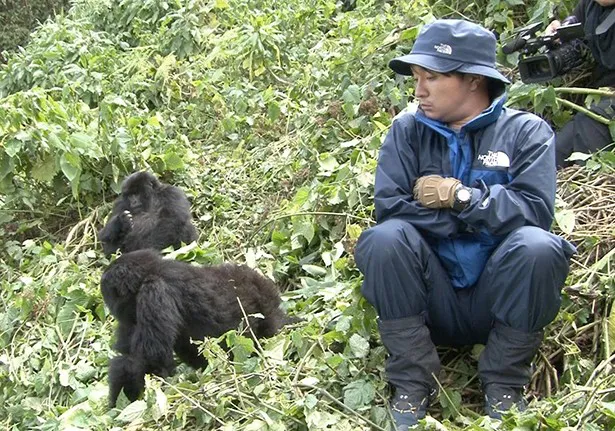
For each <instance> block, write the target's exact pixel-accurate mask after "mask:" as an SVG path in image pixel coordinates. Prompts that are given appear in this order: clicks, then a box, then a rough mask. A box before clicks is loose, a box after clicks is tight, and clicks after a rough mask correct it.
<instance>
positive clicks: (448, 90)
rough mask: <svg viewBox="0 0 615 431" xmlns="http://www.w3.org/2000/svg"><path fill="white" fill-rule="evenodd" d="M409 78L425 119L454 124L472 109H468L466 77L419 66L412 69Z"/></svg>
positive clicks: (470, 86) (468, 93)
mask: <svg viewBox="0 0 615 431" xmlns="http://www.w3.org/2000/svg"><path fill="white" fill-rule="evenodd" d="M412 75H413V76H414V79H415V82H416V87H415V89H414V95H415V96H416V98H417V99H418V100H419V105H420V107H421V109H422V110H423V112H424V113H425V116H426V117H428V118H431V119H434V120H439V121H442V122H443V123H455V122H457V121H459V120H461V119H463V118H465V117H466V116H467V115H468V112H470V111H472V110H475V107H473V106H468V104H469V102H470V99H471V98H470V97H469V96H470V94H471V88H472V83H471V81H470V79H468V78H469V75H459V74H450V75H443V74H441V73H438V72H433V71H431V70H428V69H424V68H422V67H420V66H412Z"/></svg>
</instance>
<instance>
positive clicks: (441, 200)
mask: <svg viewBox="0 0 615 431" xmlns="http://www.w3.org/2000/svg"><path fill="white" fill-rule="evenodd" d="M459 184H461V181H459V180H458V179H456V178H442V177H441V176H440V175H426V176H424V177H420V178H419V179H418V180H416V184H414V190H413V193H414V199H416V200H418V201H419V202H420V203H421V204H422V205H423V206H425V207H427V208H434V209H436V208H452V207H453V203H454V202H455V189H456V188H457V186H458V185H459Z"/></svg>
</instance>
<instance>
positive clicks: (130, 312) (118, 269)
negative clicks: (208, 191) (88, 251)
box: [100, 249, 160, 321]
mask: <svg viewBox="0 0 615 431" xmlns="http://www.w3.org/2000/svg"><path fill="white" fill-rule="evenodd" d="M159 261H160V253H159V252H158V251H156V250H152V249H146V250H137V251H132V252H130V253H126V254H123V255H121V256H120V257H118V258H117V259H115V260H114V261H113V262H111V264H110V265H109V266H108V267H107V269H105V271H104V272H103V275H102V278H101V281H100V290H101V292H102V296H103V299H104V301H105V303H106V304H107V306H108V307H109V310H111V314H113V315H114V316H115V317H116V318H117V319H119V320H123V321H134V320H135V316H134V312H135V309H136V304H135V299H136V297H137V294H138V293H139V289H140V288H141V285H142V284H143V281H144V280H145V278H146V277H148V276H151V275H154V274H155V273H156V270H157V267H158V262H159Z"/></svg>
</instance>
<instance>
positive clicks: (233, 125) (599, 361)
mask: <svg viewBox="0 0 615 431" xmlns="http://www.w3.org/2000/svg"><path fill="white" fill-rule="evenodd" d="M357 3H358V6H357V8H356V9H355V10H353V11H349V12H342V4H341V2H338V3H336V2H335V1H333V0H307V1H306V0H302V1H299V0H289V1H287V2H277V3H276V5H275V7H273V6H272V3H271V2H266V1H261V0H251V1H239V0H211V1H205V0H173V1H164V0H144V1H135V0H104V1H93V0H79V1H75V2H74V4H73V8H72V9H71V11H70V13H67V14H66V15H65V16H63V17H58V18H57V19H56V20H55V21H53V22H51V21H50V22H47V23H45V24H44V25H42V26H41V27H40V28H39V29H38V30H37V31H36V32H35V33H34V34H32V35H31V42H30V44H29V45H28V46H27V47H26V48H25V49H24V50H23V51H21V52H18V53H12V54H10V55H9V56H8V58H7V63H6V65H4V66H2V68H0V220H1V221H2V223H1V224H0V234H1V235H2V243H1V245H0V259H1V260H0V271H1V275H2V276H1V277H0V283H1V288H0V300H1V304H2V306H1V307H0V343H1V344H0V347H1V352H0V427H2V428H3V429H9V430H82V429H83V430H86V429H87V430H109V429H118V430H119V429H129V430H133V429H134V430H136V429H145V430H147V429H165V430H170V429H222V430H235V429H237V430H320V429H331V430H351V429H352V430H356V429H376V430H377V429H385V430H389V429H392V425H391V420H390V417H389V414H388V412H387V399H388V397H389V395H390V392H389V388H388V387H387V385H386V383H385V379H384V359H385V351H384V348H383V347H382V345H381V343H380V340H379V337H378V331H377V326H376V316H375V312H374V310H373V308H372V307H371V306H370V305H369V304H367V303H366V301H365V300H364V299H363V298H362V297H361V295H360V284H361V280H362V278H361V275H360V273H359V272H358V270H357V269H356V266H355V264H354V261H353V256H352V252H353V249H354V245H355V243H356V240H357V238H358V237H359V235H360V233H361V232H362V231H363V230H365V229H366V228H368V227H369V226H371V225H372V224H373V223H374V220H373V204H372V197H373V181H374V178H373V174H374V170H375V166H376V163H377V154H378V149H379V147H380V144H381V141H382V139H383V137H384V135H385V133H386V131H387V130H388V127H389V126H390V124H391V122H392V120H393V118H394V116H395V115H397V114H398V113H399V112H400V111H401V110H403V109H404V108H405V107H406V105H407V103H408V101H409V100H410V99H411V98H412V87H411V83H410V82H409V81H404V80H402V79H400V78H399V77H395V76H394V75H393V74H392V72H390V71H389V70H388V69H387V66H386V65H387V63H388V61H389V60H390V59H391V58H393V57H395V56H397V55H399V54H401V53H405V52H408V50H409V49H410V47H411V43H412V40H413V39H414V37H415V36H416V34H417V32H418V30H419V28H420V25H422V24H423V23H424V22H428V21H430V20H432V19H433V18H434V16H449V17H459V16H466V17H468V18H471V19H475V20H477V21H479V22H482V23H484V24H485V25H488V26H490V27H491V28H494V29H496V30H497V31H498V32H499V33H500V34H501V35H502V38H505V37H507V36H509V35H510V34H511V32H512V30H513V29H514V28H515V27H518V26H520V25H522V24H523V23H524V22H526V21H528V20H530V19H534V20H546V19H547V18H548V16H549V14H551V13H552V11H553V10H554V6H555V4H554V3H551V2H549V1H536V2H531V3H530V4H528V5H524V4H523V3H522V2H516V1H508V0H506V1H498V0H490V1H481V2H462V1H458V2H456V3H451V2H440V1H438V2H429V1H426V0H423V1H415V2H401V1H400V2H397V1H394V2H393V1H384V0H371V1H365V2H363V1H359V2H357ZM564 8H568V10H569V8H570V5H569V4H568V3H565V4H564ZM561 13H562V14H564V13H565V10H561ZM499 59H500V61H501V63H502V66H503V67H504V68H508V69H509V70H510V72H511V73H512V74H514V73H515V70H514V64H515V60H516V58H514V56H513V57H512V58H505V57H504V56H502V55H501V54H500V55H499ZM571 92H574V90H570V86H567V84H566V83H565V82H563V83H562V85H561V86H557V87H552V86H546V87H545V86H543V87H540V86H537V85H533V86H523V85H519V84H515V85H514V86H513V87H512V89H511V92H510V93H511V94H510V103H511V104H512V105H513V106H518V107H523V108H527V109H531V110H533V111H535V112H538V113H539V114H541V115H543V116H544V117H545V118H546V119H548V120H549V121H551V122H552V123H553V124H554V126H555V127H558V126H559V125H561V124H562V122H563V121H564V120H566V119H567V118H569V117H570V115H571V114H572V113H573V111H571V109H573V108H574V107H571V105H565V104H562V102H561V100H560V99H562V98H563V97H565V95H566V94H570V93H571ZM599 96H600V93H599V92H598V93H597V92H591V91H590V92H586V93H585V94H583V95H582V97H586V99H585V100H582V101H581V102H580V103H581V105H584V104H585V103H586V102H587V103H589V102H590V101H591V100H594V99H595V98H596V97H599ZM614 166H615V161H614V160H613V156H612V153H609V152H606V153H604V154H602V155H600V156H598V157H594V158H591V159H589V160H588V161H587V162H586V165H585V167H584V168H573V169H572V168H571V170H567V171H565V172H563V173H562V174H561V175H560V182H559V185H560V187H559V189H558V203H557V217H556V220H557V222H556V223H555V224H554V229H555V230H556V231H557V232H558V233H560V234H562V235H565V236H566V237H567V238H569V239H571V240H573V241H574V242H575V243H576V244H577V245H578V246H579V254H578V255H577V256H576V257H575V259H574V261H573V263H572V271H571V274H570V277H569V279H568V280H567V283H566V287H565V289H564V304H563V306H562V310H561V312H560V314H559V316H558V317H557V319H556V320H555V321H554V322H553V324H552V325H551V326H550V327H549V328H548V330H547V331H546V341H545V344H544V346H543V348H542V349H541V352H540V354H539V355H538V356H537V358H536V361H535V365H536V367H535V373H534V375H533V378H532V383H531V385H530V387H529V388H528V394H529V396H530V399H531V400H532V402H531V404H530V408H529V409H528V411H527V412H525V413H518V412H513V413H511V414H509V415H507V416H506V417H505V419H504V421H503V422H501V423H499V422H495V421H490V420H489V419H488V418H486V417H484V416H483V415H482V395H481V393H480V390H479V383H478V376H477V374H476V360H477V357H478V354H479V353H480V349H481V346H469V347H468V348H467V349H441V351H440V354H441V357H442V358H443V372H442V374H441V375H440V376H438V377H439V381H440V383H441V385H442V390H441V391H440V395H439V397H438V399H437V400H436V402H434V404H433V406H432V407H431V409H430V416H429V417H428V419H427V420H426V421H425V423H424V424H422V427H423V428H425V429H450V430H458V429H470V430H480V429H487V430H489V429H501V430H509V429H510V430H513V429H515V430H551V429H552V430H556V429H557V430H559V429H565V428H569V429H588V430H602V429H610V428H612V427H614V426H615V390H614V389H613V388H614V387H615V381H614V380H615V378H614V377H613V373H612V372H611V371H612V363H613V352H614V351H615V347H613V346H615V328H614V327H615V313H614V312H613V311H612V304H613V297H614V296H615V291H614V290H615V288H614V275H613V274H614V272H613V270H612V264H613V262H614V260H613V252H612V247H613V246H612V244H613V235H614V229H615V226H614V225H613V222H612V220H614V219H613V218H612V217H611V216H610V214H611V213H610V212H609V211H611V210H610V208H612V197H613V195H614V194H615V191H614V190H615V180H613V178H614V172H613V169H614ZM137 169H149V170H151V171H153V172H155V173H156V174H157V175H158V176H159V177H160V178H161V179H163V180H164V181H167V182H169V183H173V184H175V185H178V186H181V187H182V188H183V189H184V190H185V191H186V193H187V194H188V196H189V198H190V199H191V202H192V208H193V214H194V218H195V223H196V224H197V227H198V230H199V232H200V237H199V239H198V241H197V243H196V244H192V245H189V246H187V247H185V248H183V249H182V250H180V251H179V252H176V253H174V254H173V255H172V256H170V258H177V259H182V260H185V261H188V262H192V263H194V264H213V263H218V262H222V261H236V262H240V263H246V264H248V265H250V266H252V267H254V268H258V269H259V270H260V271H261V272H263V273H264V274H265V275H267V276H269V277H271V278H272V279H274V280H275V281H276V282H277V283H278V285H279V286H280V288H281V291H282V292H283V299H284V307H285V308H286V309H287V311H288V312H289V313H290V314H292V315H295V316H298V317H300V318H301V319H302V321H301V322H299V323H296V324H293V325H291V326H289V327H287V328H285V329H284V330H283V331H281V332H280V333H279V334H277V335H276V336H274V337H273V338H271V339H268V340H259V341H258V342H255V341H254V340H252V339H251V338H250V337H249V333H248V332H246V328H238V329H237V330H236V331H231V332H229V333H227V334H225V335H223V336H222V337H220V339H217V340H216V339H206V340H202V341H200V340H199V341H197V342H198V343H200V344H201V346H202V350H203V354H204V355H205V356H206V357H207V358H208V360H209V366H208V367H207V369H205V370H203V371H195V370H193V369H191V368H189V367H187V366H185V365H180V366H179V368H178V372H177V373H176V374H175V375H174V376H172V377H169V378H167V379H161V378H158V377H156V376H148V378H147V381H146V386H147V389H146V392H145V394H144V397H143V399H142V400H139V401H136V402H134V403H132V404H130V403H129V402H128V400H126V399H125V398H124V397H123V396H122V397H121V398H120V402H119V404H118V408H116V409H112V410H109V409H108V408H107V400H106V397H107V390H108V388H107V383H106V373H107V365H108V360H109V358H110V357H112V356H113V355H114V354H115V353H114V352H113V351H112V349H111V347H110V346H111V345H112V342H113V328H114V325H115V322H114V320H113V318H112V317H111V316H110V315H109V313H108V310H106V309H105V307H104V304H103V302H102V298H101V295H100V291H99V280H100V275H101V273H102V271H103V269H104V268H105V267H106V265H107V264H108V260H107V259H106V258H104V257H103V256H102V252H101V249H100V244H98V243H97V238H96V231H97V230H98V229H99V228H100V227H101V226H102V224H103V223H104V221H105V219H106V217H107V215H108V214H109V211H110V208H111V205H110V204H111V202H112V200H113V199H114V197H115V196H116V193H117V191H118V184H119V183H120V182H121V180H122V178H123V177H124V176H125V175H126V174H128V173H130V172H132V171H134V170H137ZM587 196H591V199H589V200H588V198H586V197H587ZM223 342H224V343H223ZM222 344H226V345H228V346H230V347H231V350H232V352H233V355H232V358H233V359H232V360H231V359H230V357H229V355H227V354H226V352H224V350H223V349H222V348H221V345H222Z"/></svg>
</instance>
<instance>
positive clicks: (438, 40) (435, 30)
mask: <svg viewBox="0 0 615 431" xmlns="http://www.w3.org/2000/svg"><path fill="white" fill-rule="evenodd" d="M495 50H496V40H495V36H494V35H493V33H491V32H490V31H489V30H487V29H486V28H484V27H481V26H480V25H478V24H473V23H471V22H468V21H464V20H460V19H439V20H436V21H434V22H432V23H430V24H426V25H424V26H423V28H422V29H421V31H420V33H419V35H418V37H417V39H416V41H415V42H414V46H413V47H412V51H411V52H410V54H408V55H404V56H402V57H397V58H394V59H393V60H391V61H390V62H389V67H390V68H391V69H393V70H394V71H395V72H396V73H399V74H400V75H412V69H411V68H410V66H412V65H417V66H421V67H424V68H425V69H429V70H433V71H434V72H440V73H449V72H454V71H456V72H463V73H473V74H476V75H484V76H486V77H488V78H492V79H496V80H498V81H501V82H503V83H505V84H510V81H509V80H508V79H507V78H506V77H505V76H504V75H502V74H501V73H500V72H498V70H497V69H496V68H495Z"/></svg>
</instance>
